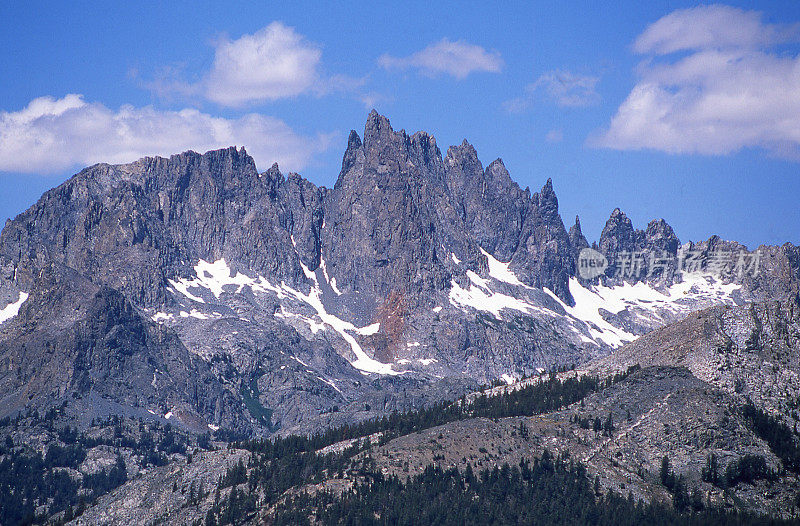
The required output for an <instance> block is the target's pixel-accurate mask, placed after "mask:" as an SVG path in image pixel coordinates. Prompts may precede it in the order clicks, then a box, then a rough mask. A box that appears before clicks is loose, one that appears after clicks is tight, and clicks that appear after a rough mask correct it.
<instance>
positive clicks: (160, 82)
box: [133, 22, 367, 108]
mask: <svg viewBox="0 0 800 526" xmlns="http://www.w3.org/2000/svg"><path fill="white" fill-rule="evenodd" d="M214 48H215V50H214V60H213V63H212V65H211V68H210V69H209V70H208V71H206V72H203V73H201V74H200V79H199V80H198V81H196V82H189V81H187V80H186V71H185V69H186V65H185V64H182V63H179V64H173V65H168V66H163V67H161V68H159V69H158V71H157V72H156V75H155V78H154V79H153V80H150V81H145V82H142V85H143V86H144V87H145V88H147V89H149V90H150V91H152V92H153V93H155V94H156V95H157V96H158V97H160V98H161V99H164V100H168V101H174V100H194V101H198V100H201V99H205V100H210V101H212V102H216V103H217V104H220V105H222V106H226V107H231V108H241V107H245V106H252V105H255V104H260V103H265V102H270V101H275V100H278V99H285V98H291V97H296V96H298V95H302V94H312V95H315V96H322V95H327V94H331V93H346V94H350V95H352V96H354V97H355V98H356V99H360V98H361V97H363V93H362V91H363V87H364V84H365V83H366V82H367V77H360V78H359V77H351V76H348V75H341V74H339V75H330V74H325V73H324V72H323V71H322V66H321V58H322V51H321V49H320V47H319V46H318V45H317V44H316V43H314V42H311V41H309V40H308V39H306V38H305V37H304V36H303V35H301V34H299V33H297V32H296V31H295V30H294V28H292V27H288V26H286V25H284V24H283V23H282V22H272V23H271V24H269V25H268V26H266V27H264V28H262V29H260V30H259V31H256V32H255V33H253V34H246V35H243V36H241V37H240V38H238V39H236V40H230V39H228V38H221V39H219V40H218V41H217V42H216V43H215V44H214ZM133 76H134V77H137V76H138V74H137V72H134V74H133Z"/></svg>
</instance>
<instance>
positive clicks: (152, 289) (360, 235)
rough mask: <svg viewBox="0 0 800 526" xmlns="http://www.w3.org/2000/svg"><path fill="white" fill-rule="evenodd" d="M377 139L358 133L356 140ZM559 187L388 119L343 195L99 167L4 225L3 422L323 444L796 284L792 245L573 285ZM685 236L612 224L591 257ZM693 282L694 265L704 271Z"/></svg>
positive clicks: (272, 177)
mask: <svg viewBox="0 0 800 526" xmlns="http://www.w3.org/2000/svg"><path fill="white" fill-rule="evenodd" d="M362 137H363V138H362ZM588 246H589V243H588V242H587V241H586V238H585V236H584V235H583V233H582V232H581V229H580V223H579V222H578V221H576V224H575V225H574V226H573V227H572V228H571V229H570V230H569V232H567V230H566V228H565V227H564V224H563V222H562V220H561V217H560V216H559V212H558V200H557V198H556V195H555V192H554V190H553V185H552V182H551V181H549V180H548V181H547V182H546V184H545V185H544V186H543V188H542V189H541V191H540V192H536V193H531V192H530V190H528V189H525V190H523V189H521V188H520V187H519V186H518V185H517V184H516V183H515V182H514V181H513V180H512V179H511V177H510V175H509V173H508V171H507V170H506V169H505V167H504V165H503V163H502V161H501V160H499V159H498V160H496V161H494V162H492V163H490V164H489V165H488V166H487V167H485V168H484V167H483V165H482V164H481V162H480V161H479V160H478V156H477V153H476V151H475V149H474V148H473V147H472V146H471V145H469V143H467V142H466V141H465V142H464V143H462V144H461V145H460V146H453V147H451V148H449V149H448V150H447V154H446V155H444V156H443V155H442V153H441V151H440V150H439V148H438V146H437V145H436V140H435V139H434V138H433V137H432V136H430V135H428V134H427V133H424V132H418V133H415V134H413V135H410V136H409V135H408V134H406V133H405V132H404V131H395V130H393V129H392V127H391V126H390V124H389V121H388V120H387V119H386V118H385V117H382V116H380V115H378V114H377V113H375V112H373V113H371V114H370V115H369V117H368V119H367V123H366V126H365V128H364V133H363V135H362V136H359V135H358V134H357V133H356V132H351V134H350V137H349V139H348V144H347V149H346V152H345V154H344V158H343V161H342V169H341V173H340V175H339V178H338V180H337V182H336V184H335V185H334V187H333V189H326V188H318V187H316V186H314V185H313V184H312V183H310V182H308V181H306V180H304V179H303V178H301V177H300V176H299V175H297V174H289V175H288V176H284V175H283V174H282V173H281V172H280V171H279V169H278V167H277V165H273V166H272V167H271V168H270V169H269V170H267V171H266V172H263V173H259V172H258V171H257V169H256V166H255V164H254V162H253V160H252V158H251V157H249V156H248V155H247V154H246V153H245V151H244V150H243V149H236V148H228V149H224V150H218V151H212V152H208V153H206V154H203V155H200V154H197V153H194V152H186V153H183V154H181V155H175V156H172V157H170V158H169V159H164V158H145V159H142V160H140V161H137V162H135V163H131V164H126V165H117V166H111V165H105V164H101V165H96V166H93V167H90V168H87V169H85V170H83V171H81V172H80V173H78V174H77V175H75V176H74V177H73V178H71V179H70V180H69V181H67V182H65V183H64V184H62V185H61V186H59V187H57V188H55V189H53V190H51V191H49V192H47V193H45V194H44V195H43V196H42V198H41V199H40V200H39V202H38V203H36V204H35V205H34V206H33V207H31V208H30V209H29V210H28V211H26V212H24V213H23V214H21V215H20V216H18V217H17V218H16V219H14V220H13V221H9V222H8V223H7V224H6V226H5V228H4V229H3V232H2V234H0V269H2V275H0V278H2V279H0V305H3V306H4V308H3V309H2V310H0V322H2V323H1V324H0V364H2V367H0V370H1V371H2V372H0V383H1V384H2V385H3V387H4V389H3V392H4V398H3V400H4V401H5V402H6V403H5V404H4V406H3V412H4V413H8V414H12V413H14V412H16V411H19V410H21V409H23V408H24V407H29V406H35V407H43V406H48V405H53V404H57V403H61V402H62V401H65V400H66V401H67V402H68V410H71V411H73V413H74V414H76V415H82V416H83V417H84V419H91V417H92V416H95V415H96V416H101V415H105V414H108V413H123V414H129V415H132V416H142V417H144V418H153V419H162V420H163V419H167V420H169V421H170V422H178V423H180V424H181V425H183V426H186V427H187V428H189V429H193V430H201V429H208V428H210V429H214V430H215V429H217V428H225V429H228V430H232V431H235V432H237V433H246V434H249V433H253V432H255V433H271V432H275V431H280V432H288V431H292V430H294V431H308V430H314V429H319V428H321V427H324V426H329V425H335V424H341V423H345V422H350V421H353V420H361V419H365V418H370V417H373V416H379V415H382V414H385V413H386V412H388V411H392V410H402V409H407V408H411V407H418V406H420V405H422V404H426V403H430V402H434V401H437V400H441V399H451V398H453V397H455V396H457V395H459V394H461V393H463V392H466V391H467V390H470V389H473V388H474V387H475V386H476V385H478V384H480V383H485V382H490V381H493V380H496V379H498V378H501V377H502V378H504V379H506V380H507V381H512V379H513V378H518V377H520V376H522V375H530V374H533V373H535V372H536V371H537V370H543V369H550V368H553V367H558V366H561V365H564V364H572V363H582V362H585V361H587V360H589V359H592V358H596V357H598V356H603V355H605V354H607V353H608V352H609V351H610V350H611V349H612V348H614V347H617V346H619V345H621V344H622V343H624V342H626V341H630V340H632V339H634V338H635V337H636V336H637V335H640V334H643V333H646V332H647V331H649V330H651V329H652V328H654V327H658V326H661V325H663V324H665V323H667V322H669V321H673V320H676V319H679V318H681V317H683V316H685V315H686V314H687V313H689V312H692V311H694V310H697V309H699V308H702V307H707V306H710V305H713V304H717V303H726V302H727V303H731V304H734V303H743V302H745V301H747V300H750V299H762V300H763V299H773V298H786V297H788V295H789V294H790V293H792V292H793V291H796V290H797V282H798V268H800V257H798V249H797V247H794V246H792V245H788V244H787V245H785V246H783V247H779V248H778V247H762V248H763V250H764V253H765V256H764V258H763V260H762V261H763V262H762V266H761V272H760V273H759V274H758V275H757V276H755V277H752V276H751V275H750V274H745V275H743V276H738V275H736V274H735V273H729V274H727V275H722V276H717V277H716V278H712V277H707V276H706V277H704V276H702V275H701V274H697V275H692V276H686V275H683V274H681V273H680V272H679V269H677V267H676V266H674V265H673V266H672V267H669V266H667V267H666V268H665V269H662V270H661V271H660V272H659V273H654V274H653V275H651V276H649V277H647V276H645V277H644V278H640V277H633V278H629V279H628V278H626V279H617V278H614V277H613V272H614V270H615V267H614V266H613V265H612V266H610V267H609V269H608V270H607V275H606V276H605V277H602V278H600V279H598V280H595V282H587V281H585V280H581V279H579V277H576V274H577V272H576V258H577V257H578V254H579V251H580V249H582V248H585V247H588ZM595 246H596V248H598V249H599V250H600V251H601V252H602V253H603V254H604V255H605V256H607V257H608V258H609V259H610V260H613V259H615V255H616V254H620V253H625V252H629V251H643V252H645V253H654V252H659V253H661V252H666V253H668V254H669V255H672V254H675V255H677V254H678V253H679V251H681V250H684V251H685V250H690V249H691V250H699V251H701V252H703V251H704V254H705V255H706V256H705V257H708V255H709V254H710V253H712V252H713V251H714V250H715V249H717V248H719V247H720V246H722V247H725V248H727V249H730V250H740V249H741V248H742V247H739V245H736V244H733V243H727V242H723V241H720V240H718V239H717V238H712V239H711V240H709V241H708V242H704V243H700V244H698V245H692V244H684V245H681V244H680V242H679V240H678V238H677V237H676V236H675V234H674V232H673V231H672V229H671V228H670V227H669V225H667V224H666V223H665V222H664V221H663V220H659V221H654V222H651V223H650V224H649V225H648V227H647V229H646V230H645V231H639V230H635V229H634V228H633V226H632V224H631V222H630V220H628V219H627V218H626V217H625V215H624V214H623V213H622V212H620V211H619V210H615V211H614V213H613V214H612V216H611V218H610V219H609V222H608V224H607V225H606V228H605V229H604V230H603V233H602V235H601V237H600V241H599V244H596V245H595ZM701 270H702V269H701Z"/></svg>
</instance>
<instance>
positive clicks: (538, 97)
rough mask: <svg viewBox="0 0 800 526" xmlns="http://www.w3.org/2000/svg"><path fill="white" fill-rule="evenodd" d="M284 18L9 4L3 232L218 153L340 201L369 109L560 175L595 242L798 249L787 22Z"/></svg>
mask: <svg viewBox="0 0 800 526" xmlns="http://www.w3.org/2000/svg"><path fill="white" fill-rule="evenodd" d="M54 4H55V5H54ZM164 4H167V3H164ZM285 4H287V3H274V4H273V3H271V2H259V3H237V2H226V3H225V5H224V6H220V5H217V3H210V2H209V3H202V2H170V3H168V5H162V4H161V3H148V2H129V3H116V2H108V3H99V2H98V3H78V2H69V3H66V2H65V3H51V2H42V3H37V2H26V3H16V2H15V3H12V2H3V3H2V4H0V79H4V80H3V82H0V218H3V219H4V218H6V217H13V216H15V215H16V214H18V213H19V212H21V211H23V210H24V209H26V208H27V207H28V206H30V205H31V204H32V203H33V202H34V201H35V200H36V199H37V198H38V197H39V195H40V194H41V193H42V192H43V191H45V190H47V189H48V188H51V187H53V186H55V185H57V184H59V183H61V182H62V181H64V180H65V179H66V178H67V177H69V176H70V175H71V174H73V173H75V172H76V171H78V170H79V169H80V168H81V167H83V166H85V165H88V164H91V163H94V162H101V161H108V162H125V161H132V160H135V159H136V158H138V157H140V156H142V155H152V154H160V155H168V154H170V153H177V152H179V151H182V150H185V149H189V148H191V149H195V150H198V151H203V150H205V149H209V148H213V147H218V146H224V145H227V144H240V145H241V144H243V145H245V146H246V147H247V149H248V151H249V152H250V153H251V154H253V155H254V157H255V159H256V162H257V164H258V167H259V169H262V170H265V169H267V168H268V167H269V165H270V164H271V163H272V162H273V161H275V160H278V161H279V164H280V165H281V168H282V170H283V171H284V172H286V171H289V170H292V171H298V172H300V173H301V174H303V175H304V176H305V177H307V178H308V179H310V180H311V181H313V182H314V183H316V184H319V185H327V186H331V185H332V184H333V183H334V181H335V180H336V177H337V175H338V171H339V166H340V163H341V156H342V154H343V152H344V147H345V144H346V139H347V133H348V131H349V130H350V129H351V128H354V129H356V130H357V131H359V133H360V132H361V131H362V129H363V125H364V120H365V117H366V114H367V113H368V111H369V109H370V108H372V107H374V108H376V109H377V110H378V111H380V112H381V113H383V114H385V115H387V116H388V117H389V119H390V120H391V121H392V125H393V126H394V127H395V129H400V128H404V129H406V130H407V131H409V132H413V131H416V130H419V129H424V130H426V131H429V132H431V133H433V134H434V135H435V136H436V138H437V142H438V144H439V147H440V148H441V149H442V151H443V153H444V152H446V149H447V146H448V145H450V144H457V143H460V142H461V140H462V139H464V138H466V139H467V140H469V141H470V142H471V143H472V144H473V145H475V147H476V149H477V151H478V155H479V157H480V158H481V160H482V161H483V163H484V165H486V164H488V163H490V162H491V161H492V160H494V159H496V158H497V157H501V158H502V159H503V161H504V162H505V164H506V167H507V168H508V169H509V171H510V172H511V175H512V177H513V178H514V179H515V180H516V181H517V182H518V183H519V184H520V185H521V186H523V187H525V186H530V187H531V190H533V191H536V190H538V189H539V188H540V187H541V186H542V185H543V184H544V182H545V181H546V179H547V178H548V177H552V179H553V184H554V186H555V189H556V192H557V194H558V196H559V201H560V205H561V214H562V217H563V218H564V221H565V223H566V225H567V227H569V226H570V225H571V223H572V221H573V220H574V216H575V215H576V214H579V215H580V217H581V222H582V224H583V228H584V232H585V234H586V235H587V237H588V238H589V239H590V240H591V239H597V237H599V234H600V230H601V229H602V227H603V224H604V223H605V220H606V219H607V218H608V216H609V214H610V212H611V210H612V209H613V208H615V207H620V208H621V209H622V210H624V211H625V212H626V213H627V214H628V215H629V216H630V217H631V218H632V220H633V221H634V225H635V226H637V227H639V228H644V226H645V225H646V223H647V221H649V220H650V219H653V218H657V217H663V218H665V219H666V220H667V221H668V222H669V223H670V224H671V225H672V226H673V227H674V228H675V230H676V232H677V234H678V236H679V237H680V238H681V240H682V241H688V240H690V239H691V240H702V239H706V238H708V237H709V236H710V235H711V234H715V233H716V234H719V235H721V236H722V237H724V238H727V239H735V240H738V241H740V242H743V243H745V244H747V245H748V246H750V247H754V246H756V245H758V244H761V243H768V244H779V243H783V242H785V241H790V242H793V243H795V244H800V206H798V204H797V202H798V197H800V173H798V168H800V163H799V162H798V160H800V150H798V146H800V58H798V55H799V54H800V45H799V44H800V25H798V24H799V23H800V3H798V2H780V1H775V2H732V3H728V4H697V3H687V2H658V1H653V2H639V1H634V2H620V3H617V5H615V6H614V7H601V6H602V5H603V4H601V3H594V2H535V3H527V2H526V3H522V2H520V3H518V4H513V5H512V4H509V5H506V6H503V7H497V6H492V5H485V4H487V3H486V2H483V3H480V4H479V3H474V4H473V3H462V2H459V3H452V4H444V3H442V4H438V3H434V2H406V3H403V4H402V5H401V4H400V3H398V2H392V3H386V4H383V5H377V4H376V5H373V6H369V7H365V6H363V5H360V3H352V4H351V5H349V6H346V5H345V4H341V5H337V6H331V5H318V4H317V3H311V2H300V1H297V2H291V3H290V4H291V5H285Z"/></svg>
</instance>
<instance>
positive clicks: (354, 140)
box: [347, 110, 374, 150]
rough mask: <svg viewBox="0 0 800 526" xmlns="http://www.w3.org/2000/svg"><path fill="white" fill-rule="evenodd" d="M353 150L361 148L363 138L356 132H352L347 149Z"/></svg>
mask: <svg viewBox="0 0 800 526" xmlns="http://www.w3.org/2000/svg"><path fill="white" fill-rule="evenodd" d="M373 111H374V110H373ZM351 148H361V137H359V136H358V132H356V131H355V130H350V136H349V137H348V138H347V149H348V150H349V149H351Z"/></svg>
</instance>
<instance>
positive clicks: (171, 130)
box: [0, 94, 331, 173]
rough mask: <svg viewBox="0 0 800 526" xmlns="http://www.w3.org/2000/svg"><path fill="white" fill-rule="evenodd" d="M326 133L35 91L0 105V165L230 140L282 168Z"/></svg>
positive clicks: (199, 147) (50, 168) (101, 157)
mask: <svg viewBox="0 0 800 526" xmlns="http://www.w3.org/2000/svg"><path fill="white" fill-rule="evenodd" d="M330 139H331V136H329V135H318V136H316V137H305V136H302V135H299V134H297V133H296V132H294V131H293V130H292V129H291V128H290V127H289V126H288V125H287V124H286V123H285V122H283V121H281V120H280V119H276V118H274V117H269V116H265V115H259V114H254V113H253V114H248V115H244V116H242V117H240V118H237V119H225V118H220V117H214V116H211V115H208V114H206V113H201V112H200V111H198V110H196V109H184V110H181V111H160V110H156V109H154V108H152V107H150V106H146V107H141V108H137V107H134V106H129V105H126V106H123V107H121V108H120V109H119V110H118V111H113V110H111V109H109V108H107V107H106V106H104V105H103V104H100V103H97V102H92V103H89V102H86V101H84V100H83V97H82V96H81V95H75V94H71V95H67V96H65V97H63V98H61V99H55V98H53V97H41V98H37V99H34V100H32V101H31V102H30V103H29V104H28V106H27V107H25V108H24V109H22V110H20V111H16V112H0V171H6V172H22V173H58V172H63V171H65V170H69V169H73V168H75V167H81V166H86V165H90V164H94V163H97V162H110V163H124V162H130V161H135V160H137V159H139V158H141V157H144V156H147V155H170V154H174V153H177V152H180V151H184V150H188V149H192V150H196V151H200V152H203V151H206V150H211V149H215V148H223V147H227V146H233V145H236V146H245V147H246V148H247V151H248V153H250V155H252V156H253V157H254V158H255V159H256V162H257V163H258V165H259V167H260V168H261V169H263V168H265V167H268V166H269V165H271V164H272V163H273V162H276V161H277V162H278V163H279V164H280V165H281V167H282V168H283V169H285V170H299V169H301V168H303V167H304V166H305V165H306V164H307V163H308V162H309V160H310V159H311V157H312V156H313V155H314V154H316V153H318V152H320V151H323V150H325V149H326V148H327V146H328V144H329V142H330Z"/></svg>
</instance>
